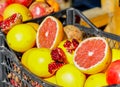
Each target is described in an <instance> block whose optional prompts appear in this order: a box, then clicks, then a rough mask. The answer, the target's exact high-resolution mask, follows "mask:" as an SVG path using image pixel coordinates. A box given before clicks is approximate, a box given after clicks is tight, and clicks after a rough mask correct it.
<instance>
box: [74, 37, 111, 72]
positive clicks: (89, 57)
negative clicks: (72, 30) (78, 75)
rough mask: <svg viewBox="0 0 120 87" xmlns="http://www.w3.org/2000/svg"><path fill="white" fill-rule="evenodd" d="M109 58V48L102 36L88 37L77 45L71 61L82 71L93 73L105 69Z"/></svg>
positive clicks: (109, 60)
mask: <svg viewBox="0 0 120 87" xmlns="http://www.w3.org/2000/svg"><path fill="white" fill-rule="evenodd" d="M111 59H112V57H111V50H110V47H109V45H108V43H107V41H106V40H105V39H104V38H102V37H90V38H87V39H85V40H83V41H82V42H81V43H80V44H79V45H78V47H77V48H76V50H75V53H74V60H73V61H74V64H75V66H76V67H77V68H78V69H80V71H82V72H83V73H86V74H95V73H98V72H101V71H103V70H105V69H106V68H107V67H108V65H109V64H110V62H111Z"/></svg>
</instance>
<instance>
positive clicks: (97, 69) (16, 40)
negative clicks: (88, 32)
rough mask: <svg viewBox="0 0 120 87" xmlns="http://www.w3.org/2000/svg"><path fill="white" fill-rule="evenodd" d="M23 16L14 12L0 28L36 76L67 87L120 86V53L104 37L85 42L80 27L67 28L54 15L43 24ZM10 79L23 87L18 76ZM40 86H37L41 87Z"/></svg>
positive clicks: (22, 60)
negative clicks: (29, 20) (23, 18)
mask: <svg viewBox="0 0 120 87" xmlns="http://www.w3.org/2000/svg"><path fill="white" fill-rule="evenodd" d="M20 17H21V16H20V14H19V13H14V14H13V15H11V16H10V17H8V18H7V19H6V20H4V21H3V22H1V24H0V26H1V30H2V31H3V32H4V33H5V34H6V41H7V44H8V46H9V47H10V48H11V49H12V50H14V51H16V52H19V53H22V56H21V59H20V62H21V63H22V65H23V66H24V67H26V68H27V69H28V70H29V71H30V72H32V73H33V74H35V75H37V76H38V77H40V78H42V79H43V80H45V81H48V82H51V83H54V84H57V85H60V86H63V87H102V86H106V85H111V84H118V83H120V75H119V74H120V50H118V49H112V48H110V46H109V44H108V42H107V40H106V39H104V38H103V37H89V38H86V39H85V38H83V36H84V32H83V31H81V30H80V29H79V28H77V27H76V26H74V25H65V26H63V24H62V22H61V21H60V20H59V19H58V18H55V17H53V16H47V17H46V18H45V19H44V20H43V21H42V22H41V23H40V24H37V23H33V22H28V23H24V22H22V21H21V20H20ZM9 25H10V26H9ZM15 70H16V69H15ZM17 70H18V72H20V71H19V69H17ZM8 77H9V78H12V81H11V84H13V83H14V85H17V86H16V87H18V85H19V86H20V85H21V84H20V82H19V80H18V79H17V82H18V83H16V84H15V81H16V78H17V77H16V76H14V75H13V74H11V73H10V74H9V75H8ZM34 84H35V83H34ZM38 85H39V84H37V83H36V84H35V85H34V87H41V86H38Z"/></svg>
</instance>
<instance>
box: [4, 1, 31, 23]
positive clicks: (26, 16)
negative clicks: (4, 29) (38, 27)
mask: <svg viewBox="0 0 120 87" xmlns="http://www.w3.org/2000/svg"><path fill="white" fill-rule="evenodd" d="M14 13H20V14H21V15H22V17H23V21H26V20H30V19H32V14H31V12H30V11H29V9H28V8H27V7H25V6H24V5H21V4H18V3H13V4H10V5H9V6H7V7H6V9H5V10H4V13H3V18H4V19H6V18H8V17H10V16H11V15H12V14H14Z"/></svg>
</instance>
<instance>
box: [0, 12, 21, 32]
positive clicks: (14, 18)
mask: <svg viewBox="0 0 120 87" xmlns="http://www.w3.org/2000/svg"><path fill="white" fill-rule="evenodd" d="M20 23H22V15H21V14H19V13H15V14H13V15H11V16H10V17H8V18H7V19H5V20H3V21H2V22H0V28H1V31H2V32H4V33H7V32H8V31H9V30H10V29H11V28H12V27H13V26H15V25H17V24H20Z"/></svg>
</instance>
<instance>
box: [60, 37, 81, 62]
mask: <svg viewBox="0 0 120 87" xmlns="http://www.w3.org/2000/svg"><path fill="white" fill-rule="evenodd" d="M78 44H79V42H78V41H77V40H74V39H71V40H69V39H66V40H63V41H61V42H60V44H59V45H58V48H61V49H62V50H63V51H64V53H65V56H66V59H67V61H68V63H70V64H74V63H73V55H74V51H75V49H76V47H77V46H78Z"/></svg>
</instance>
